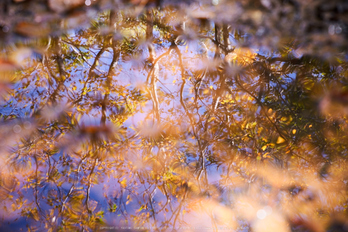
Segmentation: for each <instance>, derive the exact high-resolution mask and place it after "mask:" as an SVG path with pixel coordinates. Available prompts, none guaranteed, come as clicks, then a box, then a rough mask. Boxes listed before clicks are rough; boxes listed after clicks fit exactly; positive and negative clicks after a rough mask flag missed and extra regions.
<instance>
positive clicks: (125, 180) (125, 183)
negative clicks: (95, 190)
mask: <svg viewBox="0 0 348 232" xmlns="http://www.w3.org/2000/svg"><path fill="white" fill-rule="evenodd" d="M120 184H121V186H122V188H125V187H126V186H127V179H123V180H122V181H121V182H120Z"/></svg>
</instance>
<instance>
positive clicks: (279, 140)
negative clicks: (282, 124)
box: [277, 136, 285, 144]
mask: <svg viewBox="0 0 348 232" xmlns="http://www.w3.org/2000/svg"><path fill="white" fill-rule="evenodd" d="M284 142H285V139H283V138H282V137H281V136H279V137H278V139H277V144H280V143H284Z"/></svg>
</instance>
